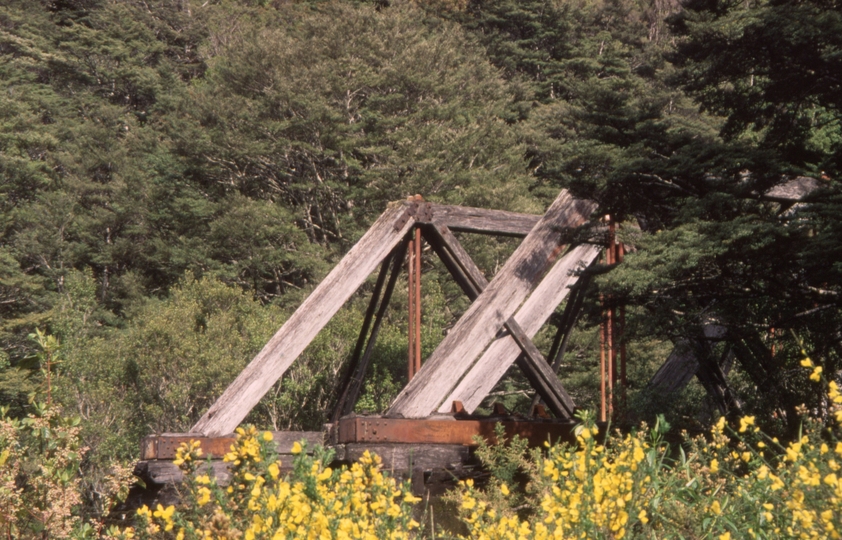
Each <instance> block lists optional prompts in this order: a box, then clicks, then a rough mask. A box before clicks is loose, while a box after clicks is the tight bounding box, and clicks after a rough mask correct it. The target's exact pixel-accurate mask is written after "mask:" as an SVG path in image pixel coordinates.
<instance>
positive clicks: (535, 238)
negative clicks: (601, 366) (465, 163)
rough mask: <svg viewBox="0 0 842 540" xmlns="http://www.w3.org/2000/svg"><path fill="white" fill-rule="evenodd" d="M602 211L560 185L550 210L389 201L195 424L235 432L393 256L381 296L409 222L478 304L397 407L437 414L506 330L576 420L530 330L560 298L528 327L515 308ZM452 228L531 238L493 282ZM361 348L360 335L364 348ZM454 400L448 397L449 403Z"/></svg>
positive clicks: (518, 354)
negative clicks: (536, 212) (570, 239)
mask: <svg viewBox="0 0 842 540" xmlns="http://www.w3.org/2000/svg"><path fill="white" fill-rule="evenodd" d="M595 208H596V205H595V204H594V203H592V202H590V201H583V200H578V199H575V198H573V197H572V196H570V195H569V194H568V193H567V192H566V191H562V193H561V194H560V195H559V197H558V198H557V199H556V201H555V202H554V203H553V204H552V205H551V206H550V209H549V210H548V212H547V214H546V215H544V216H543V217H540V216H531V215H526V214H516V213H513V212H504V211H499V210H482V209H478V208H466V207H460V206H446V205H438V204H432V203H427V202H424V201H423V200H422V199H420V197H417V196H416V197H415V198H411V199H409V200H407V201H401V202H397V203H391V204H390V205H389V206H388V208H387V209H386V211H385V212H384V213H383V214H382V215H381V216H380V218H378V220H377V221H376V222H375V223H374V225H372V227H371V228H370V229H369V230H368V232H366V234H365V235H364V236H363V237H362V238H361V239H360V240H359V241H358V242H357V244H356V245H355V246H354V247H353V248H351V250H350V251H349V252H348V254H347V255H345V257H344V258H343V259H342V261H341V262H340V263H339V264H338V265H337V266H336V267H335V268H334V269H333V270H332V271H331V272H330V273H329V274H328V275H327V277H326V278H325V279H324V280H323V281H322V282H321V283H320V284H319V285H318V286H317V287H316V288H315V290H314V291H313V292H312V293H311V294H310V296H309V297H308V298H307V300H305V301H304V303H303V304H302V305H301V306H300V307H299V308H298V310H296V311H295V313H293V315H292V316H291V317H290V318H289V319H288V320H287V321H286V323H284V325H283V326H282V327H281V328H280V330H278V332H277V333H276V334H275V335H274V336H273V337H272V338H271V339H270V340H269V342H268V343H267V344H266V346H265V347H264V348H263V350H261V351H260V353H258V355H257V356H256V357H255V358H254V359H253V360H252V361H251V363H249V365H248V366H246V368H245V369H244V370H243V371H242V372H241V373H240V375H239V376H238V377H237V378H236V379H235V380H234V381H233V382H232V383H231V384H230V385H229V386H228V388H227V389H226V390H225V392H224V393H223V394H222V395H221V396H220V397H219V399H218V400H217V401H216V402H215V403H214V404H213V405H212V406H211V407H210V409H208V411H207V412H206V413H205V414H204V416H202V418H201V419H200V420H199V421H198V422H197V423H196V425H195V426H193V428H192V429H191V431H192V432H196V433H203V434H205V435H206V436H208V437H220V436H223V435H226V434H229V433H232V432H233V431H234V429H235V428H236V427H237V426H238V425H239V424H240V422H242V420H243V419H244V418H245V417H246V415H247V414H248V413H249V412H250V411H251V409H252V408H253V407H254V406H255V405H256V404H257V403H258V402H259V401H260V399H261V398H262V397H263V396H264V395H265V394H266V392H268V390H269V389H270V388H271V387H272V385H274V384H275V382H277V381H278V380H279V379H280V378H281V377H282V376H283V374H284V372H285V371H286V370H287V369H288V368H289V366H290V365H291V364H292V362H293V361H295V359H296V358H297V357H298V356H299V355H300V354H301V353H302V352H303V351H304V349H305V348H306V347H307V346H308V345H309V344H310V342H311V341H312V340H313V338H315V336H316V334H318V332H319V331H321V330H322V329H323V328H324V326H325V325H326V324H327V323H328V321H329V320H330V319H331V318H332V317H333V316H334V315H335V314H336V312H337V311H338V310H339V309H340V308H341V307H342V305H343V304H344V303H345V302H346V301H347V300H348V299H349V298H350V297H351V296H352V295H353V294H354V293H355V292H356V291H357V289H358V288H359V287H360V286H361V285H362V284H363V283H364V282H365V280H366V279H367V278H368V276H369V275H371V274H372V273H373V272H374V271H375V270H376V268H377V266H378V265H380V264H381V263H383V261H384V260H385V261H386V262H385V263H384V267H383V269H382V270H381V275H380V277H379V278H378V285H377V287H376V288H377V289H378V294H379V289H380V287H382V286H383V284H384V283H385V281H386V273H387V267H388V266H389V265H390V263H391V264H393V265H394V267H395V268H396V269H397V268H399V262H393V261H399V259H400V258H401V257H399V255H401V254H402V249H403V248H400V249H396V248H399V247H400V246H402V245H403V242H404V239H405V238H406V237H407V235H408V233H409V232H410V230H411V229H413V228H416V227H419V226H421V231H422V233H423V235H424V237H425V238H426V239H427V241H428V242H430V243H431V245H433V247H434V249H436V251H437V253H439V255H440V256H443V259H444V262H445V264H446V265H447V266H448V268H449V269H450V270H451V272H454V277H456V278H457V281H459V282H460V285H461V286H462V287H463V289H465V291H466V292H467V293H468V295H469V297H471V298H472V299H475V302H474V305H473V306H472V307H471V309H469V311H468V312H467V313H466V314H465V315H463V316H462V318H461V319H460V320H459V321H458V322H457V324H456V326H455V327H454V328H453V330H452V331H451V332H450V334H449V335H448V337H446V338H445V340H444V341H443V342H442V344H441V345H440V346H439V347H438V349H436V351H434V353H433V355H432V356H431V357H430V359H428V361H427V363H426V364H425V365H424V366H423V367H422V368H421V369H420V371H419V372H418V374H417V375H416V376H415V378H414V379H413V380H412V381H411V382H410V385H409V386H407V388H406V389H405V390H404V392H402V393H401V395H399V397H398V399H397V400H396V402H395V403H394V404H393V405H392V408H391V409H390V411H391V412H395V413H397V414H401V415H403V416H406V417H422V416H427V415H429V414H432V413H434V412H435V411H436V410H437V409H438V408H439V406H440V405H441V406H443V405H442V403H443V402H444V401H445V400H446V399H448V396H450V395H451V394H453V395H454V396H459V395H460V394H458V393H454V391H455V390H456V388H455V385H456V383H458V382H459V381H460V380H462V379H463V378H464V377H466V376H469V375H470V372H471V371H472V367H473V366H474V364H475V363H476V361H477V359H478V358H479V356H480V354H481V353H482V352H483V351H484V350H485V349H486V348H487V347H488V346H489V345H490V344H492V342H493V341H495V339H496V335H497V334H498V332H499V331H500V330H501V329H502V328H505V329H506V330H507V334H506V336H505V337H506V339H508V342H510V343H509V344H508V345H507V347H506V348H505V350H504V353H505V354H504V355H503V356H502V357H500V358H501V360H500V361H501V362H502V363H505V362H508V365H510V364H511V363H512V362H514V361H515V360H516V359H518V362H519V365H521V367H522V368H523V369H524V371H525V372H526V374H527V377H528V378H529V379H530V382H532V383H533V385H535V386H536V389H537V390H538V392H539V395H541V397H542V398H543V399H544V400H545V401H546V402H547V405H548V406H549V407H550V409H551V410H552V411H553V412H554V413H555V414H556V415H557V416H560V417H568V416H569V415H570V414H571V413H572V409H573V402H572V400H570V397H569V396H568V395H567V393H566V392H565V391H564V389H563V388H562V387H561V385H560V383H559V382H558V378H557V377H556V376H555V374H554V372H552V370H551V369H550V368H549V364H548V363H547V362H546V360H544V358H543V357H542V356H541V354H540V352H538V350H537V349H536V348H535V346H534V344H532V342H531V336H532V335H534V334H535V332H536V331H537V329H538V327H540V324H537V322H536V321H537V320H538V319H541V318H542V317H543V320H546V318H547V317H548V316H549V313H551V312H552V311H553V310H554V309H555V307H556V306H557V305H558V303H557V302H556V303H555V304H553V305H552V307H549V308H545V309H544V310H543V311H541V310H538V311H541V313H539V314H537V315H535V314H532V315H530V318H529V325H528V327H527V328H523V327H521V324H522V323H521V321H520V320H519V319H518V318H517V317H516V316H515V312H516V311H517V310H518V308H519V307H520V305H521V304H522V303H523V300H524V299H525V298H526V296H528V295H529V293H530V292H532V290H533V289H534V288H535V286H536V285H538V281H539V280H540V279H541V278H542V277H543V275H544V273H545V272H546V271H547V270H548V269H549V268H550V267H551V266H552V265H553V264H554V263H555V261H556V259H557V258H558V256H559V255H560V254H561V253H562V252H563V251H564V249H565V246H564V245H563V237H564V234H563V232H564V231H565V230H568V229H572V228H575V227H578V226H579V225H582V224H583V223H585V222H586V221H587V219H588V218H589V216H590V214H591V213H592V212H593V211H594V210H595ZM451 230H457V231H464V232H472V233H480V234H495V235H506V236H515V237H522V236H525V239H524V241H523V242H522V244H521V246H520V247H519V248H518V249H517V250H516V251H515V253H514V255H513V256H512V257H511V258H510V259H509V261H508V262H507V263H506V265H505V266H504V267H503V269H501V271H500V272H499V273H498V275H497V276H495V278H494V279H493V280H492V282H491V283H487V281H486V280H485V278H484V277H482V274H481V273H480V272H479V270H478V269H477V268H476V266H475V265H474V264H473V261H471V260H470V257H468V256H467V254H466V253H465V252H464V250H462V249H461V246H460V245H459V243H458V241H456V239H455V237H453V235H452V234H451V232H450V231H451ZM595 250H597V248H595V247H592V246H584V248H579V249H578V251H576V250H574V253H576V255H568V256H566V257H565V258H564V261H566V262H565V264H564V265H562V266H563V269H562V270H559V271H557V272H550V274H548V276H549V275H552V276H553V278H552V281H551V282H549V284H548V285H547V287H552V286H554V287H561V288H562V289H565V288H566V287H568V286H569V285H570V284H571V281H570V279H567V278H572V276H571V273H572V272H571V270H572V269H575V268H576V267H577V266H580V265H587V264H590V261H592V260H593V257H592V256H591V255H592V252H595ZM399 252H400V253H399ZM561 274H564V275H563V276H561ZM394 275H395V272H393V277H391V278H390V279H389V285H387V286H386V290H387V293H386V294H385V295H384V299H383V300H382V302H381V310H382V309H383V308H384V307H385V304H386V303H388V295H389V294H391V292H390V290H391V288H392V287H394ZM562 278H564V279H562ZM573 281H575V279H573ZM542 294H543V293H542ZM562 298H563V295H561V296H560V297H559V296H558V295H556V296H555V297H553V298H552V300H551V301H550V302H548V304H552V303H553V302H555V301H556V299H557V300H558V302H560V301H561V299H562ZM536 301H540V300H536ZM546 309H549V311H546ZM370 311H371V316H368V315H367V317H366V322H365V325H368V324H369V323H370V322H371V318H372V316H373V314H374V311H375V310H374V308H371V309H370ZM533 311H534V309H533ZM544 312H546V315H544ZM378 317H379V315H378ZM377 324H379V323H376V322H375V329H374V330H373V333H372V338H369V341H370V342H371V341H372V340H373V337H374V336H376V328H377ZM535 324H537V327H535ZM457 342H458V343H457ZM464 343H469V344H470V347H468V348H469V349H470V350H464V351H463V350H462V349H463V348H464V347H462V344H464ZM512 343H514V345H512ZM362 345H363V337H362V335H361V341H360V343H359V344H358V349H360V348H361V347H362ZM454 345H456V346H454ZM367 348H370V347H367ZM357 352H360V351H357ZM366 354H369V351H366ZM486 361H488V360H486ZM504 371H505V370H504ZM363 373H364V369H363ZM495 373H496V372H495ZM498 378H499V377H498ZM442 380H445V381H447V384H442V383H441V381H442ZM489 381H490V378H489V377H485V378H482V382H481V384H480V385H479V386H480V388H482V389H483V390H482V391H481V393H482V394H483V397H484V395H485V394H487V392H488V390H490V387H489V388H488V389H487V390H485V387H486V386H487V385H488V384H491V386H493V384H494V383H495V382H496V379H495V380H494V381H493V382H490V383H489ZM478 384H479V383H478ZM476 394H477V393H476V392H474V395H472V396H468V397H466V398H464V399H465V400H466V402H467V403H468V404H469V407H468V408H470V410H473V408H474V407H475V406H476V405H475V404H474V403H475V401H476ZM349 396H350V397H349ZM349 396H346V393H345V392H343V397H342V399H343V400H348V401H349V402H351V401H355V399H354V395H353V392H351V393H350V394H349ZM453 399H459V398H458V397H454V398H453ZM480 399H481V398H480ZM451 401H452V400H450V401H447V406H448V407H449V406H450V402H451ZM477 404H478V403H477ZM346 405H347V404H346ZM351 406H353V403H351Z"/></svg>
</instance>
